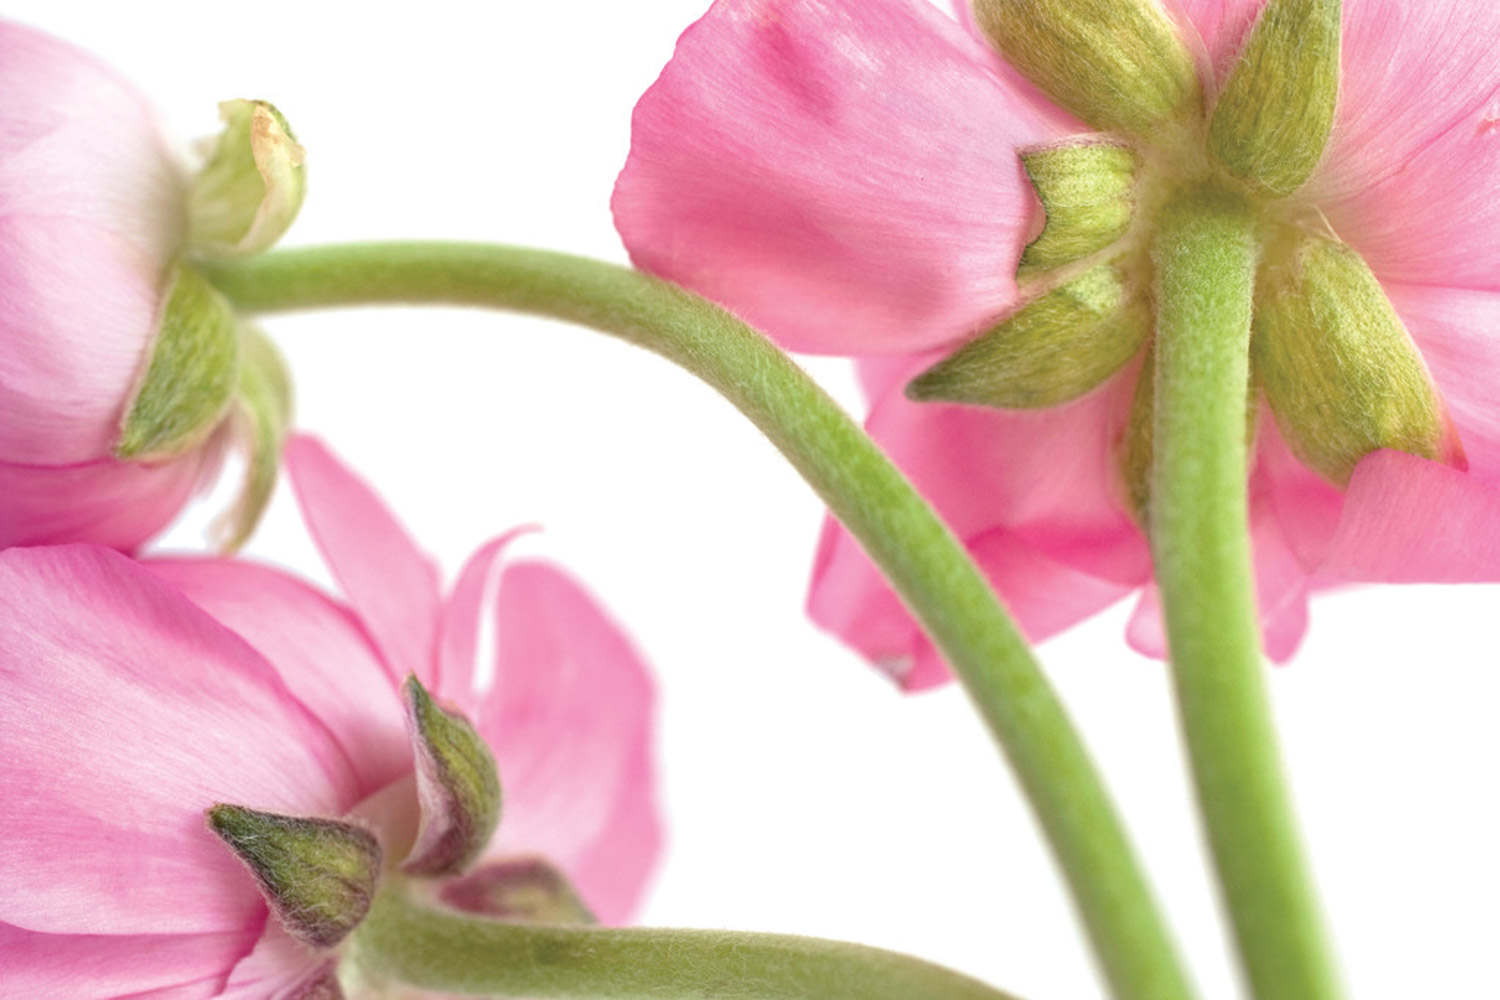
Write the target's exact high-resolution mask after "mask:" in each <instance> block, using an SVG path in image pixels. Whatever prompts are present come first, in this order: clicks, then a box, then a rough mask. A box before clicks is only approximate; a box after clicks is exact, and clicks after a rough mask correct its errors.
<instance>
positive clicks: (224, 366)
mask: <svg viewBox="0 0 1500 1000" xmlns="http://www.w3.org/2000/svg"><path fill="white" fill-rule="evenodd" d="M169 281H170V287H169V288H168V290H167V294H166V296H165V298H166V305H165V307H164V308H163V309H162V316H161V321H160V324H159V326H158V328H157V331H156V337H155V339H154V340H153V341H152V343H151V348H150V356H149V360H148V361H147V363H146V368H145V371H144V373H143V374H142V376H141V379H140V382H139V383H138V385H137V386H136V390H135V392H134V394H133V395H132V397H131V400H130V404H129V405H128V406H127V407H126V409H125V417H124V421H123V423H122V425H121V428H120V439H119V441H118V442H117V443H116V445H115V455H116V456H117V457H119V458H122V459H133V460H138V461H147V460H155V459H165V458H171V457H173V456H176V455H180V454H182V453H184V452H186V451H189V450H191V449H192V448H194V447H196V446H197V445H199V444H202V443H203V441H205V440H206V439H207V438H208V436H209V435H210V434H212V433H213V431H214V429H215V428H216V427H217V426H218V424H219V421H220V420H221V419H222V418H223V416H224V412H225V410H226V409H227V408H228V406H229V401H230V397H231V396H232V395H233V393H234V390H235V386H236V385H237V384H238V382H239V356H240V338H239V320H238V319H237V318H236V317H235V314H234V310H233V308H232V307H231V306H230V305H229V303H228V301H226V300H225V299H224V297H223V296H222V295H220V294H219V293H218V292H217V291H215V290H214V288H213V286H212V285H210V284H209V283H208V282H207V281H205V280H204V279H203V277H202V276H201V275H199V274H198V273H197V272H196V271H194V270H193V269H192V268H191V267H186V266H182V265H178V266H177V267H175V268H174V269H173V273H172V276H171V278H170V279H169Z"/></svg>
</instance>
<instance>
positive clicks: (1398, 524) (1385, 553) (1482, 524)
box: [1318, 451, 1500, 585]
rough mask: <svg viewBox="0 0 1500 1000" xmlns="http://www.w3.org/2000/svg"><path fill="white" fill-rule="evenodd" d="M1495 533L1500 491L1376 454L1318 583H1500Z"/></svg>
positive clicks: (1414, 461)
mask: <svg viewBox="0 0 1500 1000" xmlns="http://www.w3.org/2000/svg"><path fill="white" fill-rule="evenodd" d="M1497 526H1500V489H1496V488H1495V487H1494V486H1490V485H1485V484H1482V483H1480V482H1479V481H1478V480H1476V478H1475V477H1474V476H1472V475H1470V474H1467V473H1463V472H1459V471H1457V470H1455V469H1451V468H1448V467H1447V466H1444V465H1440V464H1438V463H1436V462H1429V461H1427V460H1426V459H1421V458H1416V457H1414V456H1411V455H1406V454H1403V453H1401V452H1395V451H1382V452H1376V453H1375V454H1374V455H1371V456H1370V457H1369V458H1367V459H1365V460H1364V461H1363V462H1361V463H1360V464H1359V465H1358V466H1357V467H1356V468H1355V470H1354V476H1353V478H1352V479H1351V480H1350V481H1349V490H1348V494H1347V501H1346V503H1345V504H1344V514H1343V518H1342V519H1341V520H1340V521H1339V526H1338V532H1337V534H1336V535H1335V536H1334V538H1333V542H1332V544H1331V545H1330V547H1329V551H1328V556H1327V558H1326V559H1325V560H1324V562H1323V565H1322V566H1321V567H1320V569H1319V571H1318V582H1319V583H1320V584H1325V585H1331V584H1337V583H1350V582H1362V581H1379V582H1386V583H1470V582H1475V581H1495V580H1500V528H1497Z"/></svg>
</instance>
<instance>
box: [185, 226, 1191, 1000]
mask: <svg viewBox="0 0 1500 1000" xmlns="http://www.w3.org/2000/svg"><path fill="white" fill-rule="evenodd" d="M211 277H212V278H213V280H214V282H215V283H216V284H217V285H218V286H219V288H220V289H221V290H222V291H223V292H224V293H225V294H226V295H228V296H229V298H230V299H231V300H232V301H233V302H234V303H235V304H236V305H238V306H239V307H241V308H243V309H246V310H252V311H254V310H259V311H268V310H286V309H306V308H309V307H315V306H337V305H357V304H368V303H377V302H388V303H394V302H404V303H412V302H429V303H452V304H464V305H477V306H489V307H495V308H501V309H513V310H520V311H523V312H530V313H538V314H541V315H545V316H553V317H556V318H559V319H564V320H571V321H573V322H575V323H580V324H583V325H585V326H591V327H594V328H596V329H599V330H602V331H604V332H606V333H611V334H614V335H615V336H618V337H621V338H623V339H625V340H627V341H630V342H631V343H634V344H637V345H639V346H641V347H644V348H646V349H648V350H652V351H655V352H656V353H658V354H661V355H663V356H664V357H667V358H669V359H670V360H672V361H675V362H676V363H677V364H679V365H681V366H683V367H684V368H686V369H688V370H689V371H690V372H692V373H694V374H695V375H697V376H698V377H699V378H701V379H703V380H704V381H705V382H707V383H709V384H710V385H712V386H713V387H714V388H715V389H717V390H718V391H719V392H720V393H722V394H723V395H724V396H725V397H726V398H727V399H728V400H729V401H730V402H731V403H733V404H734V405H735V406H736V407H738V408H739V409H740V410H741V411H742V412H743V413H744V414H745V415H746V416H747V417H749V418H750V420H751V421H753V422H754V423H755V425H756V426H757V427H759V428H760V429H761V430H762V431H763V432H764V433H765V434H766V436H767V437H768V438H770V440H771V441H772V442H773V443H774V444H775V445H776V446H777V447H778V448H779V449H781V451H782V453H783V454H784V455H786V456H787V458H788V459H790V460H791V462H792V464H793V465H794V466H795V467H796V468H797V470H798V471H799V472H800V473H801V474H802V476H803V478H804V479H806V480H807V482H808V483H809V484H811V485H812V487H813V489H814V490H816V491H817V493H818V495H819V496H821V497H822V498H823V500H824V501H825V502H826V503H827V504H828V507H829V509H830V510H832V511H833V513H834V515H835V516H837V517H838V518H839V520H840V521H842V522H843V523H844V525H845V526H846V527H847V528H848V529H849V531H850V532H851V533H853V534H854V536H855V537H857V538H858V539H859V540H860V542H861V544H862V545H864V547H865V550H866V551H867V552H868V553H869V554H870V556H871V558H872V559H873V560H874V561H875V563H876V564H877V565H878V566H880V568H881V570H882V571H883V572H884V573H885V575H886V577H887V578H888V579H889V580H890V581H891V583H892V585H893V586H894V587H895V589H896V591H897V592H898V593H899V594H900V595H901V596H902V598H903V600H905V602H906V604H907V606H908V607H909V608H911V610H912V612H913V614H914V615H915V616H916V617H917V619H918V620H919V621H921V623H922V625H923V627H924V628H925V629H926V630H927V633H928V635H930V636H931V637H932V639H933V641H934V642H935V643H936V644H937V646H938V648H939V649H941V650H942V652H943V654H944V655H945V656H946V657H947V660H948V663H949V664H950V665H951V666H952V668H953V670H954V672H955V673H956V674H957V675H958V677H959V679H960V681H961V682H962V683H963V685H964V687H965V689H966V690H967V691H968V693H969V696H970V697H971V698H972V699H973V701H974V703H975V705H976V706H977V707H978V709H979V712H980V714H981V715H982V716H983V718H984V721H985V723H986V724H987V725H988V727H989V729H990V731H991V732H992V733H993V734H994V736H995V738H996V739H997V740H998V741H999V743H1000V745H1001V746H1002V747H1003V749H1004V750H1005V752H1006V754H1007V756H1008V757H1009V759H1010V762H1011V765H1012V767H1013V768H1014V769H1015V772H1016V774H1017V776H1018V777H1019V779H1020V782H1021V785H1022V787H1023V788H1024V789H1025V791H1026V794H1027V796H1028V798H1029V799H1030V802H1031V805H1032V808H1033V809H1034V810H1035V812H1036V815H1037V817H1038V818H1039V820H1040V822H1041V824H1042V827H1043V828H1044V829H1045V831H1046V833H1047V836H1048V838H1049V839H1050V841H1051V844H1052V848H1053V851H1054V853H1055V856H1056V857H1057V859H1058V862H1059V864H1060V865H1061V867H1062V870H1063V872H1064V875H1065V876H1066V878H1067V880H1068V883H1069V885H1070V886H1071V888H1072V891H1073V896H1074V900H1075V902H1076V904H1077V906H1078V909H1079V911H1080V913H1081V914H1082V917H1083V920H1084V923H1085V924H1086V926H1087V928H1088V931H1089V934H1090V937H1091V939H1092V941H1093V944H1094V947H1095V950H1096V952H1097V954H1098V956H1099V959H1100V962H1101V965H1102V966H1103V969H1104V972H1105V975H1106V977H1107V978H1108V979H1109V981H1110V983H1111V984H1112V986H1113V987H1114V992H1115V995H1116V996H1118V997H1120V998H1122V1000H1183V998H1187V997H1189V996H1190V995H1191V990H1190V988H1189V986H1188V983H1187V979H1186V976H1185V975H1184V974H1183V972H1182V970H1181V968H1180V966H1179V965H1178V962H1177V958H1176V955H1175V954H1174V952H1173V948H1172V945H1171V941H1170V939H1169V936H1168V934H1167V931H1166V927H1165V925H1164V923H1163V921H1162V919H1161V916H1160V914H1159V913H1158V912H1157V909H1156V906H1155V904H1154V902H1153V900H1152V899H1151V895H1150V892H1149V891H1148V889H1147V885H1146V881H1145V878H1144V877H1143V875H1142V873H1141V871H1140V868H1139V866H1138V864H1137V862H1136V859H1135V856H1134V853H1133V851H1132V850H1131V848H1130V845H1129V843H1128V842H1127V839H1126V836H1125V831H1124V829H1123V828H1122V826H1121V824H1120V821H1119V819H1118V818H1117V816H1116V815H1115V811H1114V808H1113V806H1112V804H1111V802H1110V800H1109V797H1108V795H1107V794H1106V792H1105V789H1104V787H1103V784H1102V782H1101V781H1100V778H1099V775H1098V773H1097V772H1096V771H1095V769H1094V766H1093V763H1092V762H1091V761H1090V760H1089V757H1088V753H1087V751H1086V750H1085V748H1084V745H1083V743H1082V741H1081V740H1080V739H1079V737H1078V734H1077V732H1076V731H1075V729H1074V728H1073V726H1072V724H1071V723H1070V721H1069V719H1068V717H1067V714H1066V712H1065V711H1064V709H1063V706H1062V704H1061V702H1060V701H1059V700H1058V698H1057V695H1056V694H1055V693H1054V692H1053V690H1052V687H1051V685H1049V684H1048V683H1047V680H1046V678H1045V677H1044V676H1043V674H1042V671H1041V669H1040V668H1039V667H1038V666H1037V663H1036V661H1035V660H1034V659H1033V657H1032V655H1031V652H1030V650H1029V649H1028V647H1027V645H1026V643H1025V641H1024V639H1023V638H1022V637H1021V635H1020V633H1019V632H1018V631H1017V629H1016V627H1015V625H1014V624H1013V623H1012V621H1011V619H1010V617H1009V615H1007V613H1006V612H1005V610H1004V608H1002V607H1001V606H1000V604H999V602H998V601H997V599H996V597H995V594H994V592H993V591H992V590H991V588H990V586H989V584H988V582H987V581H986V580H985V578H984V576H983V575H982V574H981V573H980V572H979V571H978V569H976V568H975V566H974V564H973V562H972V561H971V560H970V559H969V557H968V555H967V553H965V551H964V548H963V546H962V545H961V544H960V543H959V542H958V540H957V539H956V538H954V536H953V534H952V533H951V532H950V531H949V530H948V528H947V527H946V526H944V524H943V523H942V521H940V520H939V519H938V517H937V516H936V515H935V514H934V513H933V511H932V508H931V507H929V506H928V505H927V503H926V502H925V501H924V500H923V499H922V497H921V496H920V495H918V493H917V492H916V490H914V489H913V488H912V486H911V485H910V484H909V483H908V482H907V481H906V479H905V478H904V477H903V476H902V475H901V473H900V472H899V471H897V470H896V468H895V467H894V466H893V465H892V464H891V463H890V460H889V459H887V458H886V457H885V455H883V454H882V453H881V451H880V449H879V448H878V447H876V445H875V444H874V442H872V441H871V440H870V438H869V437H868V436H867V435H866V434H865V433H864V432H863V431H862V430H861V429H860V428H859V426H858V425H857V424H855V423H854V422H853V421H852V420H850V419H849V417H848V416H847V415H846V414H845V413H844V412H843V411H842V410H841V409H839V407H838V405H837V404H836V403H834V402H833V400H832V399H830V398H829V397H828V395H827V394H826V393H824V392H823V390H822V389H820V388H819V387H818V385H817V384H816V383H815V382H813V381H812V379H810V378H808V377H807V375H806V374H805V373H804V372H803V371H802V370H801V369H800V368H798V367H797V366H796V364H794V363H793V362H792V361H791V359H789V358H788V357H787V356H786V355H785V354H784V353H782V352H781V351H780V350H779V349H777V348H776V347H775V346H774V345H773V344H771V343H770V341H768V340H766V339H765V338H764V337H762V336H761V335H760V334H758V333H756V332H755V331H754V330H752V329H750V328H749V327H747V326H746V325H745V324H743V323H741V322H740V321H739V320H737V319H735V318H734V317H733V316H731V315H729V314H728V313H727V312H725V311H724V310H722V309H720V308H718V307H717V306H715V305H713V304H712V303H710V302H707V301H705V300H704V299H702V298H699V297H697V296H695V295H692V294H690V293H688V292H686V291H684V290H682V289H680V288H677V287H675V286H673V285H669V284H667V283H664V282H661V281H657V280H656V279H653V278H651V277H649V276H646V275H644V274H641V273H639V272H636V271H632V270H629V269H627V268H622V267H617V266H614V265H611V264H605V263H600V262H598V261H592V260H586V259H583V258H579V257H573V256H568V255H564V254H557V253H549V252H546V251H540V250H529V249H522V248H514V247H503V246H484V245H475V244H454V243H392V244H364V245H352V246H334V247H322V248H313V249H307V250H286V251H281V252H279V253H273V254H268V255H266V256H263V257H259V258H255V259H252V260H249V261H246V262H244V263H241V264H236V265H232V266H225V267H221V268H219V269H217V270H215V271H213V272H211Z"/></svg>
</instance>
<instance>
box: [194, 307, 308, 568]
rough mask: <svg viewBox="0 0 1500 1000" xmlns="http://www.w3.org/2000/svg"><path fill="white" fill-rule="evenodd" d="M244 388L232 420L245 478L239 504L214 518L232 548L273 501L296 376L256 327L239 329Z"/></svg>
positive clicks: (224, 545) (219, 535) (222, 541)
mask: <svg viewBox="0 0 1500 1000" xmlns="http://www.w3.org/2000/svg"><path fill="white" fill-rule="evenodd" d="M240 337H241V339H240V373H239V387H238V388H237V390H236V391H235V396H234V403H233V408H232V411H231V420H232V421H233V425H234V426H233V431H232V435H233V440H234V443H235V445H236V446H237V447H238V448H240V450H241V451H243V453H244V455H245V473H244V481H243V482H242V483H241V485H240V492H239V496H238V497H237V498H236V499H235V502H234V506H233V507H231V508H230V509H229V510H227V511H225V512H224V514H223V515H222V516H221V517H220V518H219V519H217V520H216V521H215V523H214V527H213V533H214V535H215V538H216V540H217V541H218V543H219V547H220V548H221V549H222V550H224V551H226V552H233V551H235V550H237V549H238V548H239V547H240V546H242V545H244V544H245V542H246V541H248V540H249V538H250V535H251V534H252V533H253V532H254V531H255V526H256V525H257V524H259V523H260V518H261V515H262V514H264V513H265V510H266V505H267V504H269V503H270V502H271V494H272V492H273V491H274V490H275V488H276V476H277V472H278V470H279V469H280V468H281V446H282V444H283V443H284V442H285V441H286V434H287V430H288V429H289V428H290V427H291V423H292V380H291V375H290V374H289V373H288V371H287V368H286V362H284V361H283V360H282V358H281V354H280V352H278V351H277V350H276V345H275V344H273V343H272V342H271V340H270V338H269V337H267V336H266V335H265V334H263V333H261V332H260V331H259V330H257V329H255V328H254V327H252V326H248V325H246V326H243V327H241V330H240Z"/></svg>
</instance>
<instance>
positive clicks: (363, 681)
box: [143, 559, 411, 798]
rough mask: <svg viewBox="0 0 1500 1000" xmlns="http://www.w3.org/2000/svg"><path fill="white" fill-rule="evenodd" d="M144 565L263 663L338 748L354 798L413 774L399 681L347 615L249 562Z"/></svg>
mask: <svg viewBox="0 0 1500 1000" xmlns="http://www.w3.org/2000/svg"><path fill="white" fill-rule="evenodd" d="M143 565H144V566H145V567H146V568H147V569H148V570H150V571H151V572H152V573H154V574H155V575H156V576H158V577H160V578H161V579H163V580H166V581H167V582H168V583H171V584H172V585H173V586H175V587H177V588H178V589H179V590H181V591H182V592H183V593H184V594H186V595H187V596H188V598H189V599H190V600H191V601H192V602H193V603H194V604H196V605H198V606H199V607H200V608H202V609H203V610H204V611H207V612H208V613H209V614H210V615H212V616H213V617H214V618H215V619H216V620H217V621H218V622H219V623H220V624H222V625H224V626H226V627H227V628H229V629H231V630H232V631H234V632H235V633H236V634H237V635H239V636H240V638H242V639H244V640H245V641H246V642H248V643H249V644H250V645H251V646H253V647H254V648H255V649H256V651H257V652H259V653H260V655H261V656H263V657H265V658H266V661H267V662H268V663H270V664H271V666H272V667H273V668H275V670H276V672H277V673H278V674H280V675H281V679H282V681H283V682H284V683H285V684H286V686H287V687H288V688H289V689H291V692H292V693H293V694H294V695H296V696H297V698H298V700H300V701H301V702H302V703H303V704H304V705H306V706H307V707H308V708H309V709H311V710H312V712H313V714H314V715H316V716H317V717H318V718H319V719H321V720H322V721H323V722H324V723H325V724H326V725H327V726H328V729H329V731H330V732H331V733H332V734H333V737H334V739H336V740H337V741H338V743H339V745H340V746H341V747H343V749H344V754H345V756H347V757H348V758H349V761H350V764H351V766H352V767H353V768H354V771H355V774H357V775H358V776H359V785H360V797H361V798H363V797H364V796H365V795H368V794H372V793H374V792H376V791H378V790H379V789H381V788H383V787H384V786H385V785H387V784H389V783H390V782H391V781H394V780H395V779H396V778H399V777H401V776H402V775H404V774H406V773H407V772H409V771H410V770H411V745H410V742H409V741H408V739H407V736H406V725H405V722H404V720H403V719H402V714H401V701H400V698H399V696H398V695H397V693H396V692H397V685H398V684H399V679H398V678H396V677H394V676H393V675H392V674H391V673H390V671H389V668H388V667H387V666H386V665H385V664H384V663H383V662H382V660H381V658H380V654H379V653H378V652H376V650H375V648H374V647H373V646H372V645H371V644H370V639H369V637H368V636H367V635H366V634H365V632H364V630H363V628H362V627H361V626H360V623H359V621H358V620H357V619H355V617H354V616H353V615H352V614H351V613H350V612H349V609H347V608H345V607H344V606H343V605H340V604H337V603H335V602H334V601H332V600H330V599H329V598H328V597H326V596H324V595H323V594H322V593H320V592H318V591H317V590H314V589H313V588H312V587H309V586H308V585H306V584H305V583H303V582H302V581H300V580H298V579H296V578H295V577H292V576H289V575H287V574H286V573H282V572H280V571H278V570H275V569H272V568H270V567H268V566H261V565H258V564H256V563H253V562H250V561H248V560H243V559H241V560H233V561H231V560H226V559H151V560H148V561H147V562H145V563H144V564H143Z"/></svg>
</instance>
